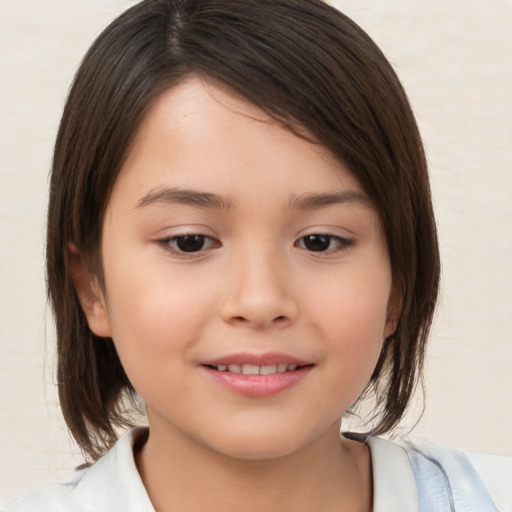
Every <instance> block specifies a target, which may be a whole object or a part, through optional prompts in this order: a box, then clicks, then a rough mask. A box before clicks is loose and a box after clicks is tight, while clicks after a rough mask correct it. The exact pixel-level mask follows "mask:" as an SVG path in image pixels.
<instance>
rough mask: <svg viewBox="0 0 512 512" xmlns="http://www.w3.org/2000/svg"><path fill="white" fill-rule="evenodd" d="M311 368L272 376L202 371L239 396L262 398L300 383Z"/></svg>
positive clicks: (208, 369) (205, 367)
mask: <svg viewBox="0 0 512 512" xmlns="http://www.w3.org/2000/svg"><path fill="white" fill-rule="evenodd" d="M311 368H312V366H303V367H301V368H298V369H297V370H294V371H292V372H284V373H274V374H272V375H244V374H243V373H231V372H219V371H217V370H214V369H212V368H210V367H208V366H203V369H204V370H205V371H206V372H207V373H208V375H210V377H211V378H213V379H214V380H215V381H216V382H218V383H219V384H221V385H223V386H225V387H227V388H228V389H230V390H231V391H234V392H236V393H238V394H240V395H245V396H250V397H254V398H264V397H267V396H273V395H277V394H278V393H281V392H282V391H285V390H287V389H289V388H291V387H292V386H294V385H295V384H298V383H299V382H301V381H302V380H303V379H304V378H305V377H306V376H307V375H308V373H309V371H310V370H311Z"/></svg>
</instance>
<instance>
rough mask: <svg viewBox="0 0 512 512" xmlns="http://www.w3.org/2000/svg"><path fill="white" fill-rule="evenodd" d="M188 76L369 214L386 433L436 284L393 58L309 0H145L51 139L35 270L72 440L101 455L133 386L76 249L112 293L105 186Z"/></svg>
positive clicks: (404, 391) (95, 57) (113, 35)
mask: <svg viewBox="0 0 512 512" xmlns="http://www.w3.org/2000/svg"><path fill="white" fill-rule="evenodd" d="M194 78H196V79H200V80H202V81H203V82H204V83H210V84H212V87H213V88H215V87H216V85H215V84H217V86H219V87H220V88H225V89H226V90H228V91H232V93H233V94H236V95H239V96H240V97H241V98H243V99H244V100H245V101H247V102H249V103H250V104H252V105H253V106H254V107H257V108H258V109H260V110H261V111H263V112H265V114H267V115H268V116H269V117H270V118H272V119H274V120H275V121H276V122H277V123H279V124H280V125H281V126H283V127H286V129H288V130H289V131H290V132H292V133H294V134H295V135H296V136H297V137H301V138H302V139H303V140H308V141H312V142H314V143H315V144H319V145H320V146H323V148H325V149H326V150H327V151H328V152H329V153H330V154H331V155H333V156H334V157H335V159H336V160H337V161H338V162H340V163H341V164H343V165H344V166H346V168H348V169H349V170H350V172H351V173H352V175H353V177H355V179H356V180H357V182H358V184H359V186H360V188H361V189H362V191H364V194H365V195H366V197H367V198H368V199H369V200H370V202H371V204H372V205H373V207H374V209H375V211H376V212H377V216H378V219H379V220H380V225H381V226H382V231H383V235H384V238H385V242H386V245H387V250H388V252H389V261H390V265H391V271H392V278H393V288H394V294H395V296H396V297H395V298H396V301H395V302H396V304H398V306H397V307H396V308H395V309H394V313H395V314H396V315H397V318H396V319H391V321H392V322H393V323H394V324H396V329H394V332H393V333H392V334H390V335H389V336H388V337H387V338H386V339H385V340H382V341H383V345H382V350H381V352H380V357H379V359H378V362H377V365H376V367H375V370H374V372H373V375H372V376H371V380H370V382H369V383H368V386H367V388H366V393H363V394H362V395H361V396H366V395H367V394H368V392H370V391H372V390H374V391H376V392H377V398H378V404H379V407H378V410H379V413H380V416H379V420H378V423H377V426H376V428H375V430H374V431H375V432H376V433H382V432H385V431H388V430H390V429H391V428H393V427H394V426H395V425H396V424H397V423H398V421H399V420H400V419H401V417H402V416H403V413H404V411H405V409H406V407H407V405H408V403H409V400H410V398H411V395H412V392H413V390H414V387H415V384H416V382H417V379H418V375H419V371H420V370H421V366H422V361H423V355H424V349H425V343H426V337H427V333H428V330H429V327H430V323H431V320H432V315H433V310H434V305H435V301H436V296H437V290H438V279H439V256H438V248H437V239H436V232H435V224H434V220H433V213H432V206H431V201H430V190H429V183H428V176H427V170H426V163H425V158H424V154H423V148H422V144H421V140H420V136H419V134H418V130H417V127H416V124H415V121H414V117H413V115H412V112H411V109H410V107H409V104H408V101H407V98H406V96H405V94H404V92H403V90H402V87H401V85H400V83H399V81H398V79H397V77H396V75H395V74H394V72H393V70H392V69H391V66H390V65H389V63H388V62H387V60H386V59H385V57H384V56H383V55H382V53H381V52H380V51H379V49H378V48H377V47H376V46H375V44H374V43H373V42H372V41H371V40H370V39H369V37H368V36H367V35H366V34H365V33H364V32H363V31H362V30H361V29H360V28H359V27H357V26H356V25H355V24H354V23H353V22H352V21H350V20H349V19H348V18H346V17H345V16H344V15H342V14H341V13H339V12H338V11H336V10H334V9H333V8H331V7H329V6H328V5H326V4H325V3H323V2H321V1H317V0H238V1H234V0H233V1H231V0H217V1H215V0H205V1H201V0H198V1H192V0H190V1H186V0H181V1H180V0H147V1H143V2H141V3H140V4H138V5H136V6H135V7H133V8H131V9H130V10H129V11H127V12H126V13H125V14H123V15H122V16H121V17H120V18H118V19H117V20H116V21H114V22H113V23H112V24H111V25H110V26H109V27H108V28H107V29H106V30H105V31H104V32H103V34H101V35H100V36H99V38H98V39H97V41H96V42H95V43H94V45H93V46H92V48H91V49H90V50H89V52H88V54H87V55H86V57H85V59H84V61H83V63H82V65H81V67H80V69H79V71H78V73H77V76H76V79H75V82H74V85H73V87H72V89H71V92H70V95H69V99H68V102H67V104H66V108H65V110H64V114H63V118H62V122H61V126H60V130H59V134H58V138H57V143H56V147H55V156H54V165H53V173H52V181H51V192H50V205H49V215H48V241H47V274H48V287H49V294H50V299H51V301H52V305H53V308H54V313H55V318H56V324H57V338H58V357H59V361H58V382H59V392H60V399H61V406H62V409H63V412H64V416H65V419H66V421H67V423H68V426H69V427H70V429H71V431H72V433H73V435H74V436H75V438H76V439H77V441H78V442H79V444H81V446H82V447H83V448H84V449H85V450H86V451H87V452H88V453H89V454H90V455H92V456H93V457H94V456H97V455H98V454H99V453H101V452H102V451H104V449H105V447H108V446H109V445H110V444H111V443H112V441H113V439H114V437H115V436H114V428H115V426H116V425H121V424H123V422H124V421H128V418H125V416H124V415H123V412H122V407H121V402H122V398H123V396H125V392H131V391H133V389H132V386H131V384H130V382H129V380H128V377H127V376H126V374H125V371H124V369H123V367H122V366H121V363H120V360H119V357H118V355H117V352H116V349H115V347H114V343H113V342H112V340H111V339H109V338H106V339H105V338H102V337H99V336H96V335H95V334H93V332H92V331H91V330H90V328H89V326H88V322H87V318H86V316H85V315H84V313H83V310H82V308H81V305H80V302H79V300H78V297H77V294H76V291H75V286H74V283H73V279H72V266H73V262H72V260H73V258H76V257H77V254H78V255H79V257H80V259H81V261H82V262H83V263H84V264H85V265H86V266H87V268H88V269H89V271H90V273H91V275H93V276H94V277H95V278H96V279H97V283H98V288H99V289H101V290H102V292H103V293H104V294H105V295H106V296H107V298H108V289H106V288H105V281H104V275H103V261H102V252H101V251H102V232H103V226H104V220H105V212H106V210H107V206H108V205H109V200H110V197H111V192H112V190H113V187H114V184H115V183H116V179H117V177H118V174H119V172H120V170H121V169H122V168H123V165H124V164H125V162H126V159H127V157H128V154H129V152H130V151H131V150H132V149H133V147H134V144H135V143H136V141H137V135H138V130H139V129H140V127H141V125H142V122H143V121H144V120H145V119H146V117H147V115H148V113H150V112H151V108H152V107H153V106H154V105H155V103H156V102H157V100H158V99H160V98H162V95H163V94H164V93H165V92H166V91H169V90H171V89H173V88H177V87H179V86H180V85H182V84H183V83H185V82H186V81H187V80H190V79H194ZM195 149H196V151H197V152H201V150H202V148H201V146H200V145H198V146H197V147H196V148H195ZM314 172H315V170H314V169H311V173H314ZM261 208H262V209H264V208H265V204H262V205H261ZM74 278H75V284H76V276H74ZM133 293H137V290H134V291H133ZM198 293H201V290H198ZM340 314H341V315H342V314H343V312H340ZM169 339H170V342H172V333H170V334H169Z"/></svg>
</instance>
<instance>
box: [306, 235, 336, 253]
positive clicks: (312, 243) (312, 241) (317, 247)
mask: <svg viewBox="0 0 512 512" xmlns="http://www.w3.org/2000/svg"><path fill="white" fill-rule="evenodd" d="M331 238H332V237H331V236H329V235H308V236H305V237H304V238H303V239H302V240H303V243H304V247H305V248H306V249H307V250H308V251H314V252H323V251H327V250H328V249H329V246H330V244H331Z"/></svg>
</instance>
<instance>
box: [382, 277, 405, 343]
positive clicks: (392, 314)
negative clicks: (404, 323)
mask: <svg viewBox="0 0 512 512" xmlns="http://www.w3.org/2000/svg"><path fill="white" fill-rule="evenodd" d="M401 314H402V295H401V293H399V291H398V290H397V286H396V285H393V288H392V290H391V293H390V295H389V299H388V310H387V316H386V326H385V327H384V336H383V339H386V338H388V337H389V336H391V335H392V334H394V332H395V331H396V329H397V327H398V322H399V320H400V315H401Z"/></svg>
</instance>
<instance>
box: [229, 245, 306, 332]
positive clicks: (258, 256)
mask: <svg viewBox="0 0 512 512" xmlns="http://www.w3.org/2000/svg"><path fill="white" fill-rule="evenodd" d="M288 277H289V272H288V271H287V265H286V263H285V262H282V261H281V260H280V258H278V257H276V255H275V254H271V253H270V251H269V252H265V251H263V250H259V251H244V254H241V255H239V257H238V258H236V260H235V261H232V262H230V271H229V277H228V280H229V282H226V285H227V286H226V293H225V295H224V298H223V301H222V304H221V316H222V318H223V320H224V321H226V322H228V323H230V324H232V325H243V326H246V327H250V328H253V329H268V328H283V327H286V326H289V325H291V324H293V323H294V322H295V320H296V319H297V316H298V313H299V309H298V304H297V301H296V299H295V298H294V296H293V293H292V292H291V287H290V282H289V279H288Z"/></svg>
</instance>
